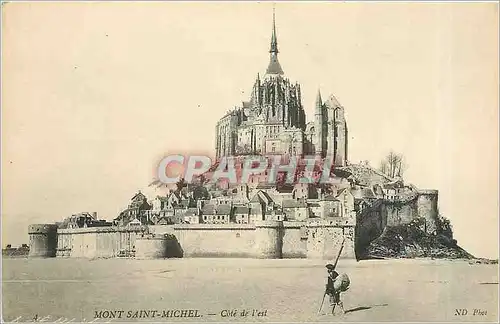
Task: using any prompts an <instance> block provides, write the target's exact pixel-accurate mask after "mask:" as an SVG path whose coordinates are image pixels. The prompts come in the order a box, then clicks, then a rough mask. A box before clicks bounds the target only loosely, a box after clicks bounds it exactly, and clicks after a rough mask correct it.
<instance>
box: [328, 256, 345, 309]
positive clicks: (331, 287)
mask: <svg viewBox="0 0 500 324" xmlns="http://www.w3.org/2000/svg"><path fill="white" fill-rule="evenodd" d="M326 269H327V271H328V281H327V283H326V291H325V293H326V294H327V295H328V296H329V297H330V306H332V315H335V306H336V305H339V306H340V308H341V309H342V312H343V313H344V314H345V310H344V304H343V303H342V301H341V300H340V293H341V292H342V291H341V289H335V288H336V286H337V285H335V280H336V279H337V278H338V276H339V274H338V272H337V271H335V266H334V265H333V264H330V263H329V264H327V265H326ZM339 279H340V278H339Z"/></svg>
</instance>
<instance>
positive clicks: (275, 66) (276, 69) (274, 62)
mask: <svg viewBox="0 0 500 324" xmlns="http://www.w3.org/2000/svg"><path fill="white" fill-rule="evenodd" d="M269 53H270V56H271V57H270V60H269V65H268V66H267V70H266V74H268V75H269V74H274V75H283V74H284V73H283V69H282V68H281V65H280V63H279V62H278V38H277V37H276V14H275V11H274V8H273V30H272V34H271V48H270V49H269Z"/></svg>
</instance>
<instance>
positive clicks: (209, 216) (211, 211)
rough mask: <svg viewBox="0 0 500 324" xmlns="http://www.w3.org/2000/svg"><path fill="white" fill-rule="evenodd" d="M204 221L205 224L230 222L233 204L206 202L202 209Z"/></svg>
mask: <svg viewBox="0 0 500 324" xmlns="http://www.w3.org/2000/svg"><path fill="white" fill-rule="evenodd" d="M201 214H202V217H201V219H202V221H203V223H205V224H229V222H230V220H231V205H228V204H222V205H214V204H206V205H205V206H204V207H203V209H202V210H201Z"/></svg>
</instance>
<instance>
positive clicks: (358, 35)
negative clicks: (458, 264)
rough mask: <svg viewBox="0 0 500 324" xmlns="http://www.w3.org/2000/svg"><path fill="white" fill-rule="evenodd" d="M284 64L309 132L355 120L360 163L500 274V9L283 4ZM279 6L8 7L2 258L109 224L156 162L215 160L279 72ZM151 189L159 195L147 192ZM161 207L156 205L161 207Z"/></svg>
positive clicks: (353, 148)
mask: <svg viewBox="0 0 500 324" xmlns="http://www.w3.org/2000/svg"><path fill="white" fill-rule="evenodd" d="M275 7H276V25H277V36H278V46H279V50H280V54H279V60H280V63H281V65H282V67H283V70H284V71H285V74H286V76H287V77H288V78H290V79H291V80H292V81H298V82H299V83H300V84H301V88H302V99H303V105H304V107H305V110H306V113H307V115H308V120H309V121H311V120H312V116H313V115H312V114H313V111H314V100H315V97H316V93H317V91H318V89H320V90H321V93H322V95H323V98H325V97H327V96H328V95H330V94H334V95H335V96H336V97H337V99H338V100H339V102H340V103H341V104H342V105H343V106H344V107H345V111H346V119H347V123H348V128H349V158H348V159H349V161H351V162H359V161H361V160H368V161H369V162H370V164H371V165H372V166H374V167H377V166H378V164H379V161H380V160H381V159H382V158H383V157H384V156H385V155H386V154H387V153H388V152H389V151H390V150H394V151H396V152H399V153H402V154H403V155H404V156H405V159H406V162H407V165H408V169H407V171H406V173H405V179H406V180H407V181H408V182H411V183H413V184H415V185H416V186H417V187H419V188H422V189H430V188H433V189H438V190H439V210H440V213H441V214H442V215H443V216H445V217H447V218H449V219H451V222H452V225H453V229H454V234H455V238H456V239H457V240H458V243H459V244H460V245H461V246H462V247H464V248H465V249H466V250H468V251H469V252H471V253H472V254H474V255H476V256H481V257H492V258H498V195H499V192H498V86H499V85H498V4H496V3H361V2H352V3H341V2H312V3H305V2H294V3H286V2H279V3H276V5H275ZM272 8H273V4H272V3H259V2H244V3H229V2H227V3H226V2H225V3H222V2H212V3H200V2H198V3H184V2H147V3H138V2H100V3H97V2H90V3H89V2H70V3H65V2H64V3H63V2H53V3H49V2H46V3H34V2H33V3H7V4H5V3H4V4H3V5H2V42H3V44H2V45H3V46H2V120H1V122H2V124H1V127H2V142H1V143H2V213H1V217H2V245H5V244H7V243H11V244H13V245H18V244H21V243H27V242H28V236H27V226H28V224H30V223H43V222H54V221H59V220H62V219H64V218H65V217H67V216H69V215H71V214H73V213H77V212H82V211H89V212H90V211H96V212H98V214H99V217H100V218H104V219H113V218H114V217H116V216H117V215H118V213H119V212H120V210H121V209H123V208H125V207H126V206H127V204H128V203H129V200H130V198H131V197H132V196H133V195H134V194H135V193H136V192H137V190H143V191H144V192H146V193H148V194H150V195H152V194H154V192H151V190H150V188H148V187H147V185H148V184H149V183H150V182H151V180H152V177H153V172H154V168H155V166H156V163H157V162H158V160H159V159H160V158H161V157H163V156H165V155H167V154H169V153H172V152H174V153H177V152H209V153H213V151H214V141H215V123H216V122H217V120H218V119H219V118H220V117H221V116H222V115H223V114H224V113H225V112H226V111H228V110H229V109H231V108H232V107H234V106H236V105H239V104H241V102H242V101H244V100H245V101H246V100H248V99H249V96H250V92H251V89H252V85H253V82H254V81H255V78H256V76H257V73H259V72H260V73H261V75H262V74H263V73H264V72H265V69H266V67H267V64H268V61H269V53H268V51H269V45H270V37H271V24H272V10H273V9H272ZM148 190H149V191H148ZM150 197H151V198H152V196H150Z"/></svg>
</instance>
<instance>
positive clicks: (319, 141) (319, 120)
mask: <svg viewBox="0 0 500 324" xmlns="http://www.w3.org/2000/svg"><path fill="white" fill-rule="evenodd" d="M323 123H324V118H323V102H322V99H321V92H320V90H319V89H318V94H317V96H316V106H315V110H314V128H315V130H316V134H315V137H316V141H315V143H314V146H315V153H316V155H320V156H323V148H324V143H323V142H324V141H323Z"/></svg>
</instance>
